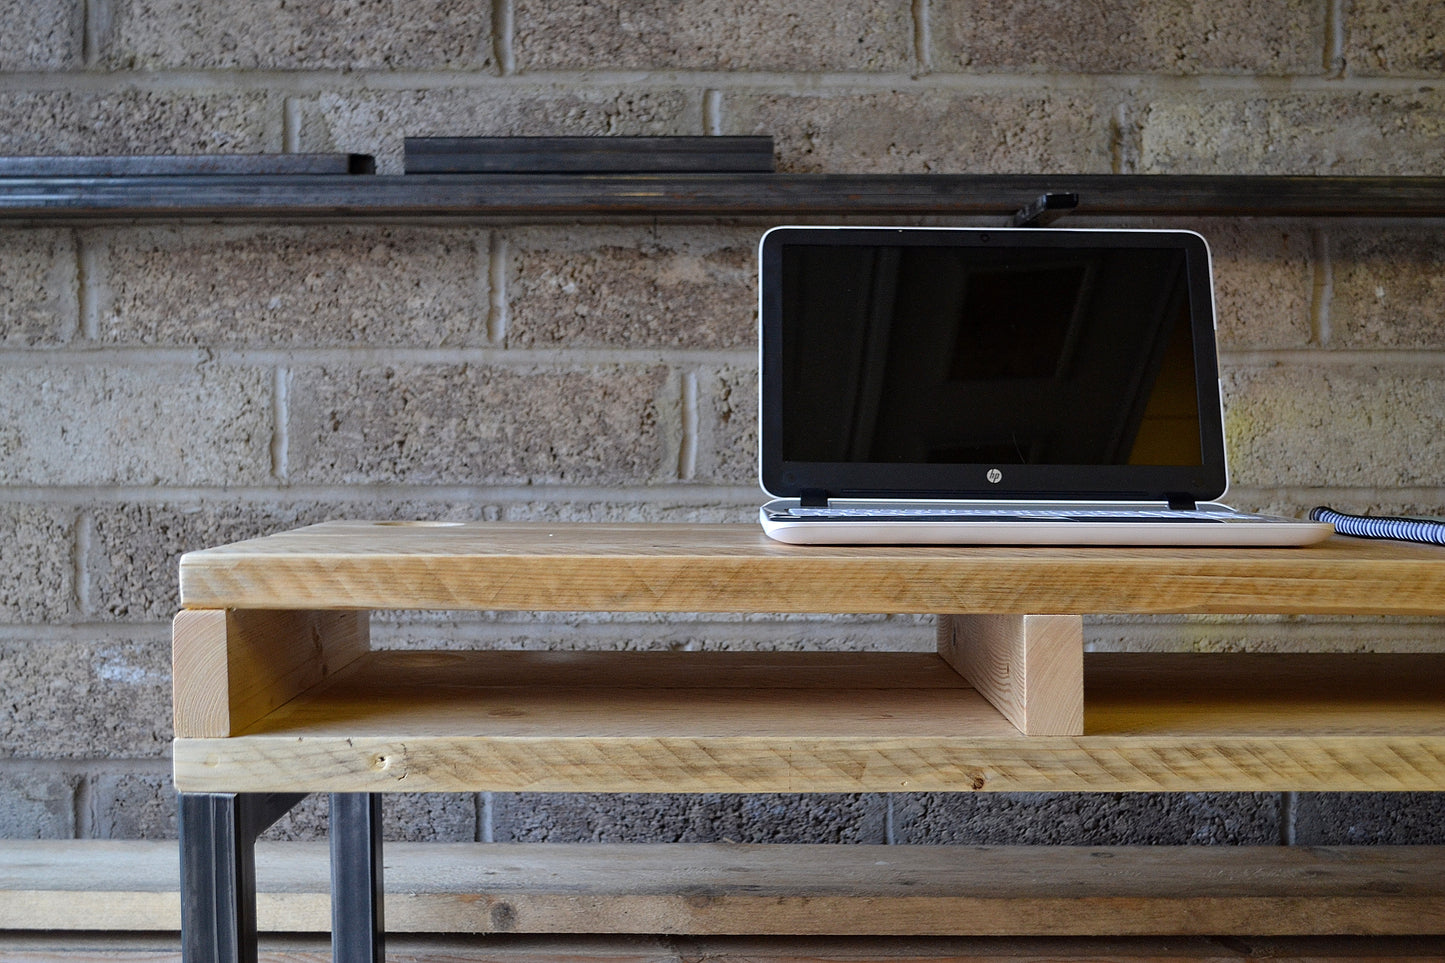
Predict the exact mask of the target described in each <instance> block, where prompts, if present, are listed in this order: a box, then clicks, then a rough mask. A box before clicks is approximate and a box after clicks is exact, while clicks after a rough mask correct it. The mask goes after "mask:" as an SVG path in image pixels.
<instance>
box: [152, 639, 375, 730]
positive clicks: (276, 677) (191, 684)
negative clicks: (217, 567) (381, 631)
mask: <svg viewBox="0 0 1445 963" xmlns="http://www.w3.org/2000/svg"><path fill="white" fill-rule="evenodd" d="M369 624H370V623H369V621H368V617H367V614H366V613H364V612H292V611H264V610H262V611H257V610H247V611H220V610H196V611H188V612H181V613H179V614H178V615H177V616H176V618H175V621H174V623H173V624H172V633H171V665H172V677H173V684H172V688H173V693H174V716H175V722H174V725H175V732H176V736H177V738H182V739H184V738H191V737H203V736H211V737H222V736H228V735H231V734H232V733H234V732H238V731H240V730H241V729H244V728H245V727H246V726H248V725H250V724H252V723H253V722H255V721H256V720H257V719H260V718H262V717H263V716H265V715H266V714H267V713H269V712H271V711H272V710H274V709H276V708H277V707H279V706H281V705H283V704H284V703H286V702H287V701H289V700H290V699H292V698H294V697H295V696H296V695H297V694H298V693H300V692H303V691H305V690H306V689H308V688H310V687H312V686H314V685H316V684H317V683H319V682H321V681H322V680H323V679H325V678H327V677H328V676H329V675H331V674H332V673H333V672H335V671H337V670H339V669H341V668H342V667H344V666H346V665H347V664H349V663H350V662H351V661H352V660H354V659H356V658H357V657H359V656H360V655H362V654H363V653H364V652H366V651H367V650H368V648H369V646H370V642H369Z"/></svg>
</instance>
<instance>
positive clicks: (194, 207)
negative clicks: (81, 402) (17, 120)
mask: <svg viewBox="0 0 1445 963" xmlns="http://www.w3.org/2000/svg"><path fill="white" fill-rule="evenodd" d="M1046 193H1075V194H1079V195H1081V196H1083V197H1086V198H1087V199H1088V200H1087V204H1086V209H1087V214H1088V215H1130V216H1179V215H1187V216H1241V215H1254V216H1260V217H1347V216H1362V217H1363V216H1370V217H1442V216H1445V177H1275V176H1257V177H1256V176H1237V177H1236V176H1193V175H1188V176H1183V175H1162V174H1158V175H1156V174H1140V175H1125V174H1120V175H1115V174H998V175H993V174H984V175H973V174H919V175H914V174H670V175H662V174H652V175H641V174H598V175H575V174H535V175H529V174H413V175H407V176H373V177H312V176H294V177H292V176H252V177H232V178H224V177H164V178H161V177H146V178H124V177H113V178H54V177H48V178H0V219H21V218H23V219H32V220H35V219H62V218H71V217H84V218H92V219H104V218H108V217H121V218H174V217H190V216H195V217H225V218H247V219H259V218H278V219H303V218H308V217H334V218H374V217H528V216H569V217H578V216H625V215H640V216H650V217H658V216H684V215H686V216H735V217H746V216H766V217H770V218H775V217H780V216H789V217H797V216H808V215H878V216H883V215H941V214H956V215H1001V216H1008V215H1011V214H1013V213H1014V212H1015V211H1017V210H1019V209H1020V208H1021V207H1023V206H1024V205H1025V204H1027V203H1028V202H1029V201H1031V200H1032V199H1034V198H1036V197H1038V196H1039V195H1040V194H1046ZM1076 216H1080V217H1082V216H1084V214H1083V213H1080V214H1077V215H1076Z"/></svg>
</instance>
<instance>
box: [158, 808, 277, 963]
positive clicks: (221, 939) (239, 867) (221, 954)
mask: <svg viewBox="0 0 1445 963" xmlns="http://www.w3.org/2000/svg"><path fill="white" fill-rule="evenodd" d="M305 798H306V796H305V794H299V795H298V794H292V793H181V796H180V825H179V829H180V837H181V839H180V843H181V959H182V960H183V961H184V963H255V960H256V837H257V836H259V835H261V834H262V833H263V832H265V831H266V828H267V827H268V826H270V825H271V824H272V823H274V822H275V821H276V820H278V819H280V818H281V817H282V816H283V815H285V814H286V812H287V811H288V810H290V809H291V807H292V806H294V805H296V804H297V803H298V802H300V801H301V800H303V799H305Z"/></svg>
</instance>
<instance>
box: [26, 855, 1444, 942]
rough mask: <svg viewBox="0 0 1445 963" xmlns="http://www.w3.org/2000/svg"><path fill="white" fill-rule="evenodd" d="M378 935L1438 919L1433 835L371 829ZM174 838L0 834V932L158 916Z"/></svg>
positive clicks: (278, 924) (1297, 930) (172, 916)
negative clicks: (799, 839)
mask: <svg viewBox="0 0 1445 963" xmlns="http://www.w3.org/2000/svg"><path fill="white" fill-rule="evenodd" d="M386 862H387V880H386V888H387V896H388V901H387V914H386V915H387V927H388V930H389V931H390V932H392V933H432V934H442V933H487V934H502V933H508V934H568V933H596V934H600V933H637V934H695V935H710V936H720V935H729V934H740V935H741V934H747V935H758V936H770V935H776V936H784V935H786V936H796V935H815V936H885V935H892V936H900V937H901V936H952V935H970V936H1008V935H1014V934H1027V935H1033V936H1113V937H1121V936H1131V935H1133V936H1148V935H1166V934H1167V935H1180V934H1184V935H1188V934H1200V935H1215V934H1220V933H1246V934H1249V935H1252V936H1293V935H1311V936H1317V935H1329V934H1386V933H1400V932H1407V933H1413V934H1422V935H1423V934H1441V933H1445V862H1442V861H1441V860H1440V859H1439V851H1438V849H1436V848H1435V847H1428V846H1425V847H1414V846H1391V847H1330V848H1296V847H1204V846H1192V847H1187V848H1186V847H1156V848H1140V847H1057V846H1026V847H1008V846H1003V847H999V846H968V847H962V846H960V847H950V846H816V845H815V846H798V845H777V844H773V845H731V844H681V845H555V844H540V845H538V844H502V845H494V844H467V843H389V844H388V845H387V858H386ZM257 866H258V869H257V881H258V894H257V915H258V918H259V924H260V928H261V929H262V930H263V931H266V932H270V933H316V932H326V931H327V930H329V929H330V927H331V915H330V881H329V879H328V876H327V858H326V847H325V844H324V843H321V844H318V843H262V844H261V845H259V846H258V847H257ZM176 870H177V861H176V858H175V846H174V843H165V842H155V843H137V842H103V841H66V842H52V841H47V842H27V841H19V840H8V841H5V842H3V843H0V929H12V930H16V929H27V930H52V931H53V930H64V931H68V932H71V933H75V932H80V931H87V930H88V931H120V932H124V931H172V932H174V931H175V930H176V929H177V928H178V926H179V923H180V897H179V891H178V880H177V872H176Z"/></svg>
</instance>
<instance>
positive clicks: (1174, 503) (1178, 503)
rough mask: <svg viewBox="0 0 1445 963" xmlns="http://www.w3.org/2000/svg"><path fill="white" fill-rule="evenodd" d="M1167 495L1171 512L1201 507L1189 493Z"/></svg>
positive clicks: (1190, 510)
mask: <svg viewBox="0 0 1445 963" xmlns="http://www.w3.org/2000/svg"><path fill="white" fill-rule="evenodd" d="M1167 497H1168V499H1169V510H1170V511H1171V512H1192V511H1194V510H1195V509H1196V508H1198V507H1199V506H1198V505H1197V504H1195V502H1194V499H1193V498H1191V497H1190V496H1188V495H1169V496H1167Z"/></svg>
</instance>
